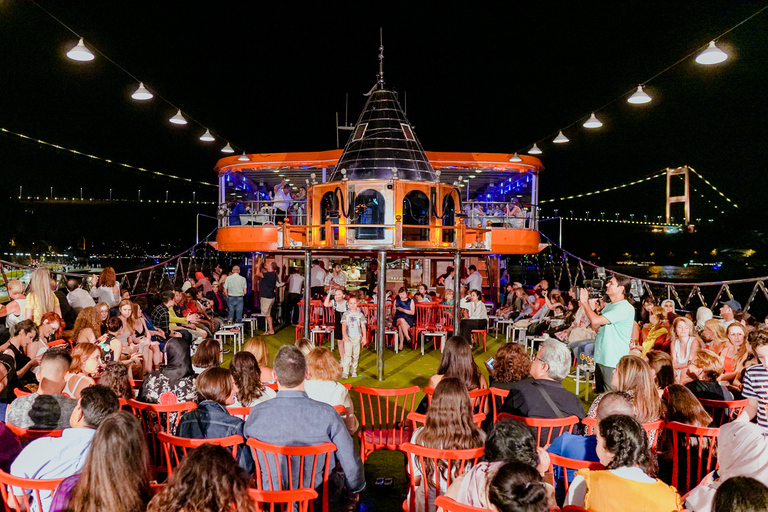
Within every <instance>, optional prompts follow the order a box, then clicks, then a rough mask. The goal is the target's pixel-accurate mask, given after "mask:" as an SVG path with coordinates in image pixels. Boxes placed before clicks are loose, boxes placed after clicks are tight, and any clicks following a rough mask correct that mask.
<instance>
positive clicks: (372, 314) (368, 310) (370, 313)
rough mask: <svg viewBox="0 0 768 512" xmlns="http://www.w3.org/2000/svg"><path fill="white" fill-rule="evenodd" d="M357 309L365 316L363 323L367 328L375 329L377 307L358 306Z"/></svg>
mask: <svg viewBox="0 0 768 512" xmlns="http://www.w3.org/2000/svg"><path fill="white" fill-rule="evenodd" d="M358 307H359V308H360V311H362V312H363V314H364V315H365V322H366V323H367V324H368V327H375V326H376V318H377V316H376V308H377V307H378V306H377V305H376V304H358Z"/></svg>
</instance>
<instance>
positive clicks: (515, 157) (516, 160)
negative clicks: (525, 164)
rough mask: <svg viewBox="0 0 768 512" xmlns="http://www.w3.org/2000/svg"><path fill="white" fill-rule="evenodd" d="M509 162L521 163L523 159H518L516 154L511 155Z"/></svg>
mask: <svg viewBox="0 0 768 512" xmlns="http://www.w3.org/2000/svg"><path fill="white" fill-rule="evenodd" d="M509 161H510V162H522V161H523V159H522V158H520V157H519V156H517V153H515V154H514V155H512V156H511V157H509Z"/></svg>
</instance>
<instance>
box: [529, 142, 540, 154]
mask: <svg viewBox="0 0 768 512" xmlns="http://www.w3.org/2000/svg"><path fill="white" fill-rule="evenodd" d="M528 154H529V155H540V154H541V150H540V149H539V146H537V145H536V144H534V145H533V147H532V148H531V149H529V150H528Z"/></svg>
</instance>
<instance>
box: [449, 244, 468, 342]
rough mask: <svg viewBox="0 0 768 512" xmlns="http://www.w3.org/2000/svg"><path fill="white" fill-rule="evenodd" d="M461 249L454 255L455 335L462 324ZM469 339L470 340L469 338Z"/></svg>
mask: <svg viewBox="0 0 768 512" xmlns="http://www.w3.org/2000/svg"><path fill="white" fill-rule="evenodd" d="M460 265H461V251H460V250H459V251H456V254H454V255H453V271H454V275H453V276H454V278H453V335H454V336H458V335H459V326H460V324H461V308H460V307H459V300H460V299H462V298H463V297H459V290H460V289H461V269H460V268H459V267H460ZM467 341H469V340H467Z"/></svg>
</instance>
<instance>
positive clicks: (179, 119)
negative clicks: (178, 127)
mask: <svg viewBox="0 0 768 512" xmlns="http://www.w3.org/2000/svg"><path fill="white" fill-rule="evenodd" d="M169 121H170V122H172V123H173V124H187V120H186V119H184V116H183V115H181V109H179V111H178V112H176V115H175V116H173V117H172V118H170V119H169Z"/></svg>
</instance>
